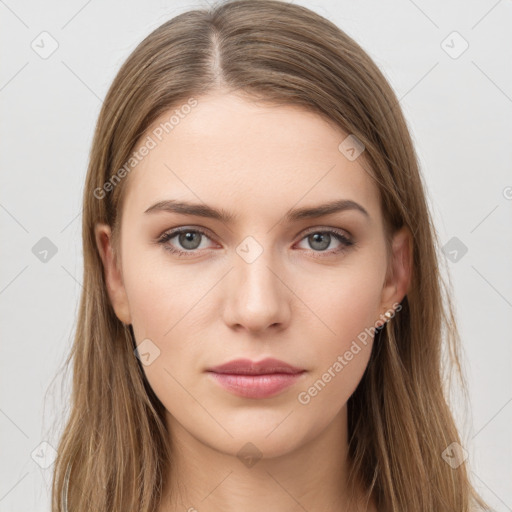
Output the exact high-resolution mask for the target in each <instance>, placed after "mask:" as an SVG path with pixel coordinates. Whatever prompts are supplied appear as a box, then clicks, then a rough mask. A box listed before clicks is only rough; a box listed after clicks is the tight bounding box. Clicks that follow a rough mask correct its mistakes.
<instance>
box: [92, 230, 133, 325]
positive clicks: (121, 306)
mask: <svg viewBox="0 0 512 512" xmlns="http://www.w3.org/2000/svg"><path fill="white" fill-rule="evenodd" d="M94 234H95V239H96V246H97V248H98V252H99V254H100V257H101V261H102V262H103V270H104V276H105V282H106V285H107V293H108V296H109V299H110V302H111V304H112V307H113V308H114V312H115V314H116V316H117V318H119V320H120V321H121V322H123V323H124V324H125V325H129V324H131V317H130V309H129V305H128V297H127V295H126V290H125V287H124V283H123V277H122V273H121V269H120V268H118V263H117V261H116V258H114V251H113V248H112V231H111V228H110V226H109V225H107V224H96V226H95V228H94Z"/></svg>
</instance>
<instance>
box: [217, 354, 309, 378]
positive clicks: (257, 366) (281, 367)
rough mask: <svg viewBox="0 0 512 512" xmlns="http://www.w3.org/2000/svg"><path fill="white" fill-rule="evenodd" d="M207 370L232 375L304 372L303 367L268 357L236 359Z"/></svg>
mask: <svg viewBox="0 0 512 512" xmlns="http://www.w3.org/2000/svg"><path fill="white" fill-rule="evenodd" d="M207 371H210V372H214V373H229V374H232V375H267V374H270V373H289V374H295V373H302V372H303V371H305V370H304V369H302V368H297V367H295V366H292V365H291V364H288V363H285V362H284V361H280V360H279V359H274V358H271V357H269V358H266V359H263V360H261V361H251V360H250V359H235V360H233V361H229V362H227V363H224V364H221V365H219V366H214V367H212V368H208V370H207Z"/></svg>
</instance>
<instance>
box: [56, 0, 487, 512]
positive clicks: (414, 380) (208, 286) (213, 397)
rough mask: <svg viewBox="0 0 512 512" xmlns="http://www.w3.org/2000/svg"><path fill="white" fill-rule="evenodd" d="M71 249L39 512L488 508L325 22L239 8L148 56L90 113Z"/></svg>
mask: <svg viewBox="0 0 512 512" xmlns="http://www.w3.org/2000/svg"><path fill="white" fill-rule="evenodd" d="M83 244H84V293H83V295H82V299H81V305H80V314H79V319H78V325H77V332H76V338H75V343H74V346H73V350H72V353H71V354H70V358H69V359H68V361H71V360H73V371H74V375H73V397H72V409H71V414H70V417H69V420H68V423H67V426H66V429H65V431H64V434H63V437H62V440H61V444H60V448H59V457H58V459H57V462H56V468H55V474H54V482H53V510H54V512H57V511H61V510H69V511H73V512H79V511H85V510H97V511H102V512H103V511H104V512H107V511H109V512H111V511H128V510H137V511H144V512H146V511H147V512H149V511H158V512H171V511H172V512H174V511H177V510H190V511H192V510H198V511H206V512H208V511H214V510H234V509H235V508H236V509H237V510H244V511H253V510H254V511H256V510H258V511H259V510H277V511H284V510H290V511H291V510H311V511H312V510H318V511H320V510H321V511H334V510H351V511H359V510H361V511H362V510H367V511H377V510H378V511H380V512H384V511H404V510H407V511H408V512H416V511H417V512H420V511H425V512H426V511H429V512H430V511H445V510H456V511H469V510H473V509H475V507H477V506H478V507H481V508H483V509H484V508H485V507H486V505H485V503H483V501H482V500H481V498H480V497H479V496H478V494H477V493H476V492H475V490H474V489H473V487H472V485H471V483H470V481H469V477H468V471H467V469H466V464H465V462H464V458H465V457H464V454H465V451H464V448H463V447H462V445H461V443H462V442H461V440H460V438H459V435H458V432H457V429H456V426H455V423H454V420H453V418H452V413H451V411H450V409H449V407H448V405H447V402H446V399H445V395H444V392H443V379H442V372H441V370H442V367H441V363H442V361H441V358H440V357H441V356H440V354H441V348H442V344H443V343H444V342H446V343H447V344H448V347H449V350H448V353H449V354H450V355H451V358H452V361H451V362H452V364H454V365H455V366H456V367H457V365H458V356H457V350H458V343H459V340H458V334H457V330H456V327H455V324H454V319H453V313H452V306H451V304H450V300H449V296H445V295H443V293H442V290H443V281H442V279H441V275H440V273H439V270H438V263H437V253H436V250H437V239H436V234H435V229H434V227H433V224H432V221H431V217H430V214H429V211H428V208H427V205H426V201H425V193H424V185H423V183H422V179H421V175H420V173H419V169H418V163H417V158H416V155H415V151H414V148H413V145H412V142H411V138H410V135H409V133H408V130H407V126H406V123H405V121H404V118H403V115H402V112H401V110H400V107H399V104H398V101H397V98H396V96H395V94H394V93H393V91H392V89H391V87H390V86H389V84H388V83H387V82H386V80H385V78H384V77H383V75H382V73H381V72H380V71H379V70H378V68H377V67H376V65H375V64H374V63H373V61H372V60H371V59H370V58H369V56H368V55H367V54H366V53H365V52H364V51H363V50H362V49H361V48H360V47H359V46H358V45H357V43H356V42H355V41H353V40H352V39H351V38H350V37H348V36H347V35H346V34H345V33H343V32H342V31H341V30H340V29H339V28H337V27H336V26H334V25H333V24H332V23H330V22H329V21H327V20H326V19H324V18H322V17H320V16H319V15H317V14H315V13H313V12H312V11H310V10H308V9H306V8H304V7H300V6H297V5H293V4H287V3H281V2H278V1H273V0H258V1H244V0H238V1H230V2H226V3H223V4H219V5H217V6H215V7H212V8H211V9H210V10H195V11H191V12H187V13H184V14H181V15H179V16H177V17H175V18H174V19H172V20H170V21H168V22H167V23H164V24H163V25H162V26H160V27H159V28H158V29H156V30H155V31H154V32H153V33H151V34H150V35H149V36H148V37H147V38H146V39H145V40H144V41H143V42H142V43H141V44H140V45H139V46H138V47H137V48H136V49H135V51H134V52H133V53H132V54H131V55H130V56H129V58H128V59H127V61H126V62H125V63H124V65H123V66H122V68H121V70H120V71H119V73H118V75H117V76H116V78H115V80H114V82H113V84H112V86H111V88H110V90H109V92H108V94H107V97H106V98H105V102H104V105H103V108H102V111H101V113H100V117H99V120H98V125H97V128H96V133H95V138H94V141H93V147H92V151H91V157H90V164H89V169H88V174H87V179H86V186H85V190H84V209H83ZM445 299H446V300H445Z"/></svg>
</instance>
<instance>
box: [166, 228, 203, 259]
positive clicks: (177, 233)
mask: <svg viewBox="0 0 512 512" xmlns="http://www.w3.org/2000/svg"><path fill="white" fill-rule="evenodd" d="M176 237H177V241H178V242H179V244H180V245H181V247H183V248H184V249H186V250H182V249H179V248H176V247H174V246H173V245H171V244H169V243H168V242H170V241H171V240H172V239H173V238H176ZM203 237H204V238H208V236H207V234H206V232H205V231H203V230H202V229H197V228H195V229H190V228H178V229H173V230H171V231H168V232H166V233H164V234H163V235H162V236H161V237H160V238H159V239H158V243H160V244H162V245H163V246H164V248H165V249H166V250H167V251H170V252H171V253H173V254H177V255H178V256H186V255H187V254H189V253H193V252H197V251H196V249H198V248H199V247H200V245H201V238H203Z"/></svg>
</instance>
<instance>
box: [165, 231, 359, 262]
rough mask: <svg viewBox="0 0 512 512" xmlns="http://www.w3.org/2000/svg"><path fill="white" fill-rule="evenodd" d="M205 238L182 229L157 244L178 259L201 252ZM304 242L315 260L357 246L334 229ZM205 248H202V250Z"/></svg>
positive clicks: (312, 233)
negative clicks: (177, 245)
mask: <svg viewBox="0 0 512 512" xmlns="http://www.w3.org/2000/svg"><path fill="white" fill-rule="evenodd" d="M174 238H176V239H177V243H178V244H179V246H180V247H181V248H180V247H176V246H175V245H173V244H171V243H170V242H171V240H173V239H174ZM204 238H206V239H210V237H209V236H208V235H207V233H206V231H204V230H202V229H199V228H194V229H192V228H187V227H182V228H176V229H172V230H170V231H167V232H166V233H164V234H163V235H162V236H161V237H160V238H159V239H158V240H157V242H158V243H159V244H162V245H163V246H164V248H165V250H167V251H169V252H171V253H173V254H176V255H177V256H178V257H186V256H188V255H191V254H193V253H195V252H199V251H197V250H196V249H201V242H202V241H203V239H204ZM303 240H307V242H308V244H309V245H310V247H312V248H313V250H312V251H311V252H312V253H313V257H315V258H319V257H320V258H321V257H325V256H330V255H333V254H338V253H341V252H343V251H345V250H347V249H348V248H349V247H351V246H353V245H355V242H353V241H352V240H350V239H349V238H348V237H347V236H346V235H345V234H344V233H343V232H342V231H340V230H337V229H333V228H329V229H325V230H323V229H318V228H316V229H315V230H310V231H309V232H308V233H306V235H305V236H303V237H302V239H301V242H302V241H303ZM333 241H334V242H338V244H339V245H338V247H336V248H334V249H332V248H331V249H328V248H329V246H330V245H331V243H332V242H333ZM204 248H205V247H202V249H204Z"/></svg>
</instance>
